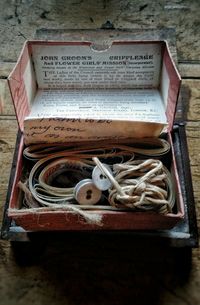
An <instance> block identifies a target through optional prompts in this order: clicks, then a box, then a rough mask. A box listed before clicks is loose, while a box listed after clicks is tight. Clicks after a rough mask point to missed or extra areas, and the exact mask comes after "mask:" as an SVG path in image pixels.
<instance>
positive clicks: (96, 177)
mask: <svg viewBox="0 0 200 305" xmlns="http://www.w3.org/2000/svg"><path fill="white" fill-rule="evenodd" d="M103 165H104V167H106V169H107V170H108V171H109V173H110V174H111V175H112V170H111V168H110V167H109V166H108V165H107V164H103ZM92 180H93V182H94V184H95V185H96V187H97V188H98V189H99V190H101V191H106V190H108V189H109V188H110V187H111V186H112V183H111V182H110V180H109V179H108V178H107V177H106V175H105V174H103V173H102V171H101V170H100V169H99V167H98V166H95V168H94V169H93V172H92Z"/></svg>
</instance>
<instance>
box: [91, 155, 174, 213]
mask: <svg viewBox="0 0 200 305" xmlns="http://www.w3.org/2000/svg"><path fill="white" fill-rule="evenodd" d="M93 161H94V162H95V163H96V165H97V166H98V167H99V168H100V170H102V173H103V174H104V175H106V176H107V178H108V179H110V181H111V183H112V187H111V188H110V189H109V197H108V201H109V203H110V204H111V206H114V207H118V208H123V207H127V208H130V209H133V210H156V211H158V212H160V213H163V214H166V213H171V212H172V208H173V206H174V203H175V195H174V194H175V191H174V187H173V184H172V178H171V175H170V173H169V171H168V170H167V168H166V167H165V166H164V165H163V164H162V162H161V161H160V160H155V159H148V160H135V161H133V160H131V161H128V162H125V163H123V164H115V165H114V166H113V169H114V174H113V176H112V175H111V174H110V173H109V172H108V171H107V170H106V168H105V166H104V165H103V164H102V163H101V162H100V161H99V160H98V158H93Z"/></svg>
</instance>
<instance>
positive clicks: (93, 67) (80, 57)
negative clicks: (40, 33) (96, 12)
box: [8, 40, 184, 231]
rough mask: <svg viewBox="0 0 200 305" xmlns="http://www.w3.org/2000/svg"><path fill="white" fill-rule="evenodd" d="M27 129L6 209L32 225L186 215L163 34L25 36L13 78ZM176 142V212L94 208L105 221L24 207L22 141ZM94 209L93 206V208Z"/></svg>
mask: <svg viewBox="0 0 200 305" xmlns="http://www.w3.org/2000/svg"><path fill="white" fill-rule="evenodd" d="M8 82H9V87H10V91H11V95H12V98H13V103H14V106H15V111H16V116H17V119H18V123H19V128H20V130H21V132H22V136H21V138H20V142H19V148H18V156H17V162H16V171H15V177H14V183H13V186H12V191H11V195H10V201H9V207H8V216H9V217H10V218H11V219H12V220H14V221H15V223H16V224H17V225H18V226H21V227H22V228H24V229H26V230H28V231H48V230H154V229H170V228H172V227H173V226H175V225H176V224H177V223H178V222H179V221H181V220H182V219H183V217H184V204H183V198H182V194H181V188H180V179H179V175H178V172H177V166H176V160H175V155H174V149H173V141H172V137H171V132H172V129H173V124H174V116H175V112H176V105H177V99H178V94H179V89H180V83H181V79H180V75H179V73H178V71H177V69H176V67H175V65H174V62H173V60H172V57H171V55H170V51H169V48H168V45H167V42H166V41H155V40H154V41H130V40H129V41H112V43H110V44H108V45H100V44H93V43H91V42H88V41H84V42H83V41H72V42H69V41H67V42H64V41H60V42H59V41H27V42H26V43H25V45H24V48H23V50H22V52H21V55H20V57H19V60H18V62H17V64H16V67H15V68H14V70H13V72H12V73H11V75H10V76H9V79H8ZM163 130H165V133H166V138H167V140H168V141H169V143H170V145H171V164H170V169H171V173H172V176H173V177H174V180H173V183H174V185H175V189H176V204H175V208H174V210H173V212H172V213H170V214H166V215H162V214H159V213H156V212H135V211H134V212H131V211H103V210H102V211H95V213H98V214H100V215H101V216H102V225H101V226H97V225H94V224H89V223H87V222H86V221H85V220H84V219H82V218H81V217H80V216H77V215H75V214H74V213H73V212H70V211H63V210H56V211H54V210H52V209H51V208H43V207H41V208H38V209H35V210H34V211H31V212H30V211H29V209H24V208H23V207H22V196H21V193H20V191H19V188H18V187H17V184H18V182H19V180H20V178H21V176H22V171H23V170H24V166H25V161H24V159H23V149H24V145H26V146H27V145H31V144H34V143H66V142H75V141H76V142H82V141H108V142H109V141H110V140H113V139H116V140H118V141H119V142H120V139H121V140H123V141H124V140H125V139H126V138H127V139H131V138H144V137H158V136H159V135H160V133H161V131H163ZM90 213H94V212H90Z"/></svg>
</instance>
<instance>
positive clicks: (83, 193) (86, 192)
mask: <svg viewBox="0 0 200 305" xmlns="http://www.w3.org/2000/svg"><path fill="white" fill-rule="evenodd" d="M74 193H75V199H76V201H77V202H78V203H79V204H82V205H93V204H96V203H97V202H98V201H99V200H100V199H101V191H100V190H99V189H98V188H97V187H96V186H95V185H94V183H93V181H92V179H84V180H81V181H80V182H79V183H77V185H76V186H75V188H74Z"/></svg>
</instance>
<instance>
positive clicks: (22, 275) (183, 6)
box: [0, 0, 200, 305]
mask: <svg viewBox="0 0 200 305" xmlns="http://www.w3.org/2000/svg"><path fill="white" fill-rule="evenodd" d="M1 7H2V10H1V11H0V22H1V35H0V100H1V105H2V106H3V110H1V116H0V218H1V219H2V210H3V204H4V201H5V197H6V192H7V184H8V179H9V172H10V168H11V162H12V155H13V150H14V146H15V138H16V133H17V122H16V120H15V117H14V111H13V106H12V104H11V100H10V97H9V93H8V88H7V85H6V77H7V76H8V74H9V73H10V70H11V69H12V67H13V66H14V64H15V61H16V59H17V57H18V55H19V52H20V50H21V47H22V45H23V43H24V41H25V40H26V38H28V39H31V38H33V36H34V34H35V30H36V29H38V28H39V27H43V28H55V27H58V25H59V27H60V28H76V29H78V28H82V29H83V28H90V29H92V28H93V29H95V28H99V27H101V25H102V24H104V23H105V22H106V21H107V20H109V21H110V22H112V23H113V24H114V25H115V26H116V27H117V28H123V29H124V28H137V29H140V28H145V27H153V28H154V29H156V27H158V26H159V27H163V26H165V27H166V26H167V27H175V28H176V33H177V34H176V39H177V50H178V61H179V71H180V72H181V75H182V77H183V78H184V79H183V86H182V105H183V119H184V120H185V121H186V129H187V141H188V147H189V157H190V164H191V171H192V180H193V186H194V196H195V202H196V208H197V218H198V225H200V188H199V183H200V174H199V173H200V162H199V161H200V141H199V139H200V112H199V109H200V90H199V88H200V73H199V71H200V58H199V50H200V42H199V37H198V31H199V3H198V1H195V0H192V1H186V0H182V1H176V0H172V1H170V2H169V1H168V2H166V1H157V2H154V3H153V2H152V3H150V2H147V1H144V0H140V1H135V0H134V1H120V0H118V1H115V2H113V1H100V0H98V1H95V4H94V2H90V1H68V3H67V4H66V2H65V1H64V0H61V1H59V2H58V1H57V2H55V1H47V0H42V1H40V3H36V1H32V0H30V1H12V2H11V1H6V0H3V1H1ZM30 12H31V13H30ZM30 252H31V253H32V255H31V256H30V255H28V253H30ZM0 278H1V281H0V296H1V299H0V304H6V305H15V304H19V305H25V304H49V305H51V304H52V305H57V304H61V305H62V304H63V305H64V304H73V305H79V304H80V305H82V304H84V305H85V304H86V305H92V304H95V305H102V304H104V305H107V304H109V305H112V304H115V305H120V304H124V305H126V304H131V303H134V305H137V304H140V305H141V304H155V305H156V304H157V305H158V304H164V305H169V304H170V305H183V304H188V305H189V304H196V305H200V290H199V287H200V249H194V250H192V251H191V250H190V249H172V248H169V247H162V244H160V243H156V242H155V244H152V242H151V240H149V241H146V242H145V243H144V242H143V240H137V241H136V240H133V238H132V237H130V235H124V236H123V237H119V236H113V235H112V236H108V235H103V236H100V235H97V236H95V237H94V235H93V234H91V235H84V236H83V235H79V234H71V235H68V236H66V239H65V242H64V243H63V242H62V243H61V242H60V240H59V237H58V236H54V235H52V236H51V240H50V239H47V238H46V237H45V236H44V238H43V239H41V240H39V239H38V240H36V241H33V246H30V245H26V244H23V245H21V244H20V245H18V244H13V245H11V244H10V243H9V242H7V241H1V242H0Z"/></svg>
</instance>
